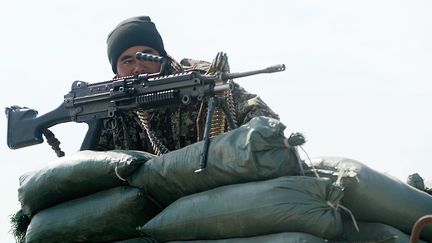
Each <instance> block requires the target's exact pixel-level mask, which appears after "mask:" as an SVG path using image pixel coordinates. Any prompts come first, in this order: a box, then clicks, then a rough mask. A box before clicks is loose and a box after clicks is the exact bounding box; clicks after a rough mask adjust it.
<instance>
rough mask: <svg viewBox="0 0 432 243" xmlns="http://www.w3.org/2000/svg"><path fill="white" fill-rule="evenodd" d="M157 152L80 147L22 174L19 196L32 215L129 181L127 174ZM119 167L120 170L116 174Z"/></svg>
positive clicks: (28, 214) (24, 210)
mask: <svg viewBox="0 0 432 243" xmlns="http://www.w3.org/2000/svg"><path fill="white" fill-rule="evenodd" d="M152 157H153V155H151V154H149V153H145V152H141V151H123V150H114V151H106V152H96V151H80V152H77V153H75V154H72V155H70V156H66V157H62V158H59V159H57V160H55V161H53V162H52V163H50V164H47V165H45V166H43V167H41V168H40V169H37V170H34V171H31V172H28V173H26V174H24V175H22V176H21V177H20V187H19V189H18V199H19V201H20V202H21V208H22V210H23V212H24V213H25V214H26V215H27V216H29V217H31V216H33V215H34V214H35V213H36V212H38V211H39V210H41V209H44V208H48V207H51V206H54V205H57V204H59V203H62V202H65V201H68V200H71V199H74V198H78V197H82V196H85V195H89V194H91V193H95V192H98V191H102V190H105V189H108V188H112V187H116V186H121V185H126V184H127V183H126V182H125V181H124V180H122V179H121V178H119V177H122V178H125V177H127V176H129V175H130V174H131V173H132V172H133V171H134V170H136V169H137V168H138V167H139V166H141V165H142V164H143V163H144V162H146V161H147V160H149V159H150V158H152ZM116 171H117V174H116Z"/></svg>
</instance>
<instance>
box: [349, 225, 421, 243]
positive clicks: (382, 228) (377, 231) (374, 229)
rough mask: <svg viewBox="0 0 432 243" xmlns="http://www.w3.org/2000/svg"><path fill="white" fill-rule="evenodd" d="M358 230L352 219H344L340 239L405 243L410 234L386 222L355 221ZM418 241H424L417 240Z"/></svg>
mask: <svg viewBox="0 0 432 243" xmlns="http://www.w3.org/2000/svg"><path fill="white" fill-rule="evenodd" d="M357 225H358V228H359V231H357V230H356V229H355V227H354V224H353V222H352V221H345V222H344V224H343V233H342V237H341V238H342V239H343V240H346V241H348V242H386V243H407V242H409V241H410V236H409V235H407V234H405V233H403V232H402V231H400V230H398V229H396V228H394V227H392V226H390V225H386V224H381V223H370V222H357ZM419 243H425V242H424V241H419Z"/></svg>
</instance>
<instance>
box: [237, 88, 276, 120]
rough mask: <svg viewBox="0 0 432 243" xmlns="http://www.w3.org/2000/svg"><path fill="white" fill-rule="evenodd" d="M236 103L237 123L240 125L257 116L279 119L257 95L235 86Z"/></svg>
mask: <svg viewBox="0 0 432 243" xmlns="http://www.w3.org/2000/svg"><path fill="white" fill-rule="evenodd" d="M234 99H235V101H236V103H237V119H238V123H239V124H238V125H239V126H241V125H243V124H245V123H247V122H249V121H250V120H251V119H252V118H254V117H257V116H267V117H271V118H275V119H278V120H279V115H278V114H276V113H275V112H274V111H273V110H272V109H271V108H270V107H269V106H268V105H267V104H266V103H265V102H264V101H263V100H262V99H261V98H260V97H259V96H258V95H256V94H251V93H249V92H247V91H246V90H245V89H244V88H242V87H240V86H237V90H236V92H235V94H234Z"/></svg>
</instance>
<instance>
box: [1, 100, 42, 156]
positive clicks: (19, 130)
mask: <svg viewBox="0 0 432 243" xmlns="http://www.w3.org/2000/svg"><path fill="white" fill-rule="evenodd" d="M37 114H38V112H37V111H36V110H34V109H30V108H27V107H18V106H12V107H7V108H6V116H7V145H8V146H9V148H11V149H19V148H22V147H27V146H31V145H35V144H39V143H42V142H43V138H42V129H41V128H38V127H35V126H33V123H32V121H34V120H35V119H36V117H37Z"/></svg>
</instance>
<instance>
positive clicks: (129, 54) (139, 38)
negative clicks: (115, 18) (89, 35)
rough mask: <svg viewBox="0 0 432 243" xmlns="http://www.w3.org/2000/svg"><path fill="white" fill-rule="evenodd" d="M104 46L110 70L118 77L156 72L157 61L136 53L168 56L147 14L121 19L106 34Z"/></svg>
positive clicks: (158, 67)
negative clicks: (143, 57)
mask: <svg viewBox="0 0 432 243" xmlns="http://www.w3.org/2000/svg"><path fill="white" fill-rule="evenodd" d="M107 47H108V48H107V53H108V59H109V62H110V64H111V67H112V70H113V72H114V73H115V74H116V75H117V76H119V77H123V76H130V75H137V74H142V73H156V72H159V70H160V63H158V62H152V61H140V60H138V59H136V57H135V54H136V53H137V52H143V53H149V54H153V55H158V56H163V57H166V56H167V53H166V51H165V48H164V44H163V40H162V37H161V36H160V34H159V32H158V30H157V29H156V26H155V24H154V23H153V22H152V21H151V19H150V17H148V16H138V17H132V18H128V19H126V20H124V21H122V22H120V23H119V24H118V25H117V26H116V27H115V28H114V30H113V31H111V33H110V34H109V35H108V39H107Z"/></svg>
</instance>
